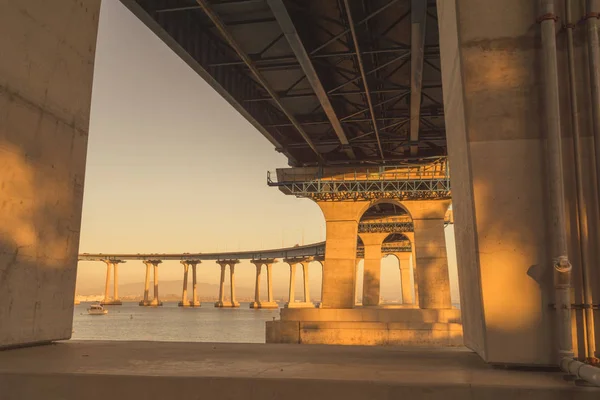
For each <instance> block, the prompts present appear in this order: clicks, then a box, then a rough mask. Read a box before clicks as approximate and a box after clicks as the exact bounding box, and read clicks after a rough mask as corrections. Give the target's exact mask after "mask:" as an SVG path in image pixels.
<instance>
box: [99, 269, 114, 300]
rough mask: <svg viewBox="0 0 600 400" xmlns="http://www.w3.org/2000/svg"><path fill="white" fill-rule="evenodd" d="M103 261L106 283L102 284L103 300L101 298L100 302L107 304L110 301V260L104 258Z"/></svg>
mask: <svg viewBox="0 0 600 400" xmlns="http://www.w3.org/2000/svg"><path fill="white" fill-rule="evenodd" d="M104 263H105V264H106V283H105V284H104V300H102V302H101V303H100V304H108V302H109V301H110V296H109V289H110V268H111V267H112V262H111V261H110V260H104Z"/></svg>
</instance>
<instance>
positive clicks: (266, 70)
mask: <svg viewBox="0 0 600 400" xmlns="http://www.w3.org/2000/svg"><path fill="white" fill-rule="evenodd" d="M121 2H122V3H123V4H124V5H125V6H126V7H128V8H129V9H130V10H131V11H132V12H133V13H134V14H135V15H136V16H137V17H138V18H139V19H140V20H141V21H142V22H143V23H145V24H146V25H147V26H148V27H149V28H150V29H151V30H152V31H154V32H155V33H156V34H157V36H158V37H159V38H161V39H162V40H163V41H164V42H165V43H166V44H167V45H168V46H169V47H170V48H171V49H172V50H173V51H174V52H176V53H177V55H178V56H179V57H181V59H182V60H184V61H185V62H186V63H187V64H188V65H189V66H190V67H191V68H192V69H193V70H194V71H196V72H197V73H198V74H199V75H200V76H201V77H202V78H204V79H205V80H206V81H207V82H208V83H209V84H210V85H211V86H212V87H213V88H214V89H215V90H216V91H217V92H218V93H219V94H220V95H222V96H223V97H224V98H225V99H226V100H227V101H228V102H229V103H230V104H231V105H232V106H233V107H234V108H235V109H236V110H237V111H238V112H239V113H240V114H241V115H242V116H244V117H245V118H246V119H247V120H248V121H249V122H250V123H251V124H252V125H253V126H254V127H255V128H256V129H258V130H259V131H260V132H261V133H262V134H263V135H264V136H265V137H266V138H267V139H268V140H269V141H270V142H271V143H272V144H273V146H274V147H275V149H276V150H277V151H280V152H282V153H283V154H285V155H286V157H287V158H288V160H289V162H290V165H293V166H314V165H352V164H355V163H357V162H369V163H373V164H376V165H382V164H384V163H392V162H394V161H395V160H405V159H411V160H421V159H423V158H426V157H431V156H443V155H445V154H446V134H445V121H444V107H443V97H442V89H441V66H440V60H439V57H440V56H439V55H440V49H439V34H438V28H437V9H436V2H435V1H431V0H422V1H421V0H339V1H333V0H332V1H323V0H121Z"/></svg>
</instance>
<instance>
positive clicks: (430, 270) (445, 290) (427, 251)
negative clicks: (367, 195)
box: [402, 200, 452, 309]
mask: <svg viewBox="0 0 600 400" xmlns="http://www.w3.org/2000/svg"><path fill="white" fill-rule="evenodd" d="M402 204H403V205H404V206H405V207H406V208H407V209H408V211H409V212H410V214H411V217H412V219H413V224H414V229H415V232H414V234H415V235H414V237H415V239H414V245H413V247H414V248H415V252H416V256H417V265H418V266H419V271H418V276H417V280H418V282H419V307H420V308H434V309H444V308H452V302H451V300H450V279H449V275H448V256H447V254H446V236H445V233H444V216H445V215H446V211H447V210H448V207H449V205H450V201H449V200H421V201H405V202H402Z"/></svg>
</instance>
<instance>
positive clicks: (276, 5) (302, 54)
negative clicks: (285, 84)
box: [267, 0, 356, 159]
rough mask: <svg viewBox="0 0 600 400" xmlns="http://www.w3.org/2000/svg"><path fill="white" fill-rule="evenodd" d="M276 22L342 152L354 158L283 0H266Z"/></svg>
mask: <svg viewBox="0 0 600 400" xmlns="http://www.w3.org/2000/svg"><path fill="white" fill-rule="evenodd" d="M267 3H268V4H269V7H270V8H271V11H272V12H273V15H274V16H275V19H276V20H277V23H278V24H279V26H280V27H281V30H282V31H283V34H284V35H285V38H286V40H287V41H288V43H289V45H290V47H291V48H292V51H293V52H294V54H295V55H296V58H297V59H298V62H299V63H300V66H301V67H302V71H304V74H305V75H306V79H307V80H308V82H309V83H310V86H311V87H312V89H313V91H314V92H315V95H316V96H317V99H318V100H319V103H321V107H322V108H323V111H324V112H325V115H327V119H329V121H330V122H331V126H332V127H333V130H334V131H335V134H336V135H337V137H338V139H339V140H340V143H341V144H342V147H343V148H344V152H345V153H346V154H347V155H348V157H350V158H351V159H356V155H355V154H354V150H352V148H351V147H350V146H349V145H348V144H349V143H348V138H347V137H346V133H345V132H344V128H342V124H341V123H340V120H339V118H338V116H337V114H336V112H335V109H334V108H333V105H332V104H331V101H330V100H329V97H327V93H326V92H325V89H324V88H323V84H322V83H321V79H319V75H318V74H317V71H316V70H315V67H314V66H313V64H312V62H311V60H310V57H309V55H308V53H307V52H306V49H305V48H304V44H303V43H302V40H301V39H300V36H299V35H298V31H296V27H295V26H294V23H293V22H292V18H291V17H290V15H289V13H288V11H287V9H286V7H285V4H283V0H267Z"/></svg>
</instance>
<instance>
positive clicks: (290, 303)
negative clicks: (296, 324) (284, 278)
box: [285, 261, 297, 308]
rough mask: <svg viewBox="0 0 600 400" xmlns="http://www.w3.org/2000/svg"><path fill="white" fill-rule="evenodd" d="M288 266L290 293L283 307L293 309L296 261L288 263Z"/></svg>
mask: <svg viewBox="0 0 600 400" xmlns="http://www.w3.org/2000/svg"><path fill="white" fill-rule="evenodd" d="M288 264H289V265H290V291H289V295H288V302H287V303H286V304H285V307H288V308H289V307H290V306H291V307H293V305H294V303H295V302H296V299H295V291H296V264H297V262H296V261H289V262H288Z"/></svg>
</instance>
